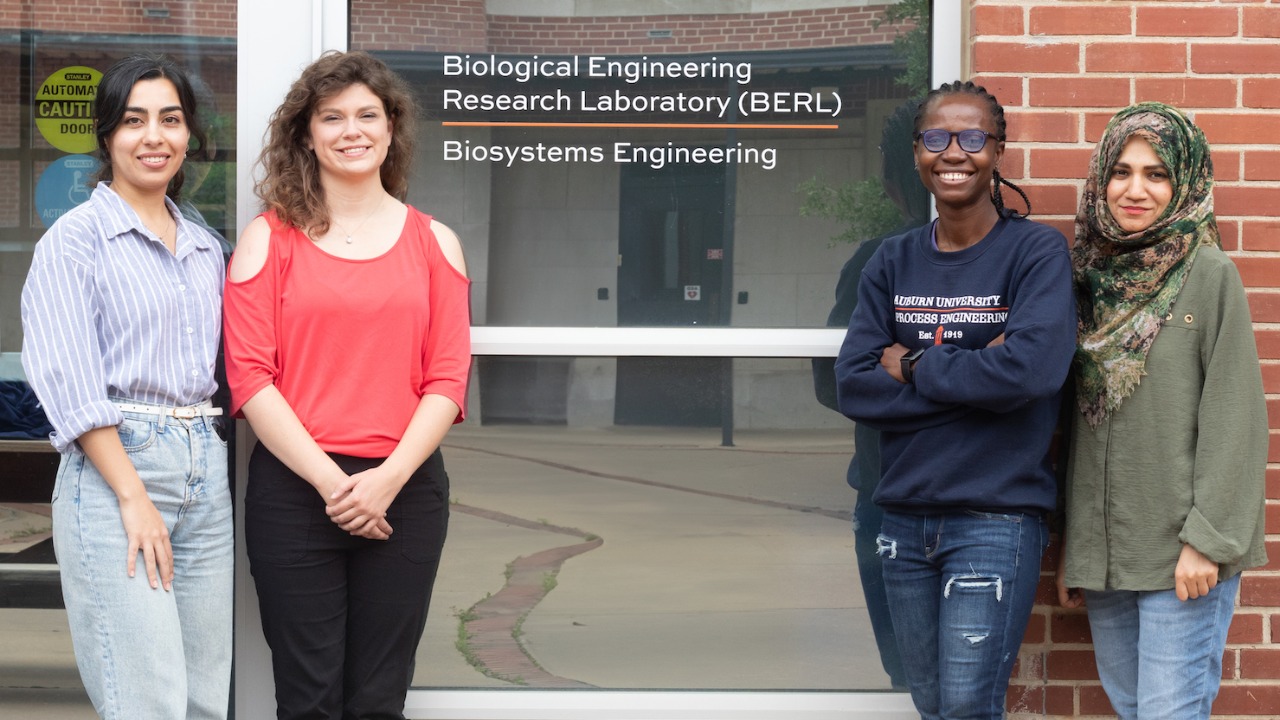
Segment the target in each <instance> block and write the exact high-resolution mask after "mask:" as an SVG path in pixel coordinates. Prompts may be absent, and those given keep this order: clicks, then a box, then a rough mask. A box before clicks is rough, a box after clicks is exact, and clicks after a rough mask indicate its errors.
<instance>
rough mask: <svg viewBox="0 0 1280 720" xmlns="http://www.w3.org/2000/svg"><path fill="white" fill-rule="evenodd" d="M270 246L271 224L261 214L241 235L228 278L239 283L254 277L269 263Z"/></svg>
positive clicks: (232, 256)
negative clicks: (268, 252)
mask: <svg viewBox="0 0 1280 720" xmlns="http://www.w3.org/2000/svg"><path fill="white" fill-rule="evenodd" d="M270 247H271V226H270V225H269V224H268V223H267V219H266V218H265V217H264V216H262V215H259V216H258V217H256V218H254V219H253V221H252V222H250V223H249V227H247V228H245V229H244V233H243V234H242V235H240V242H239V243H237V244H236V250H235V252H234V253H232V255H231V268H230V269H229V270H228V271H227V278H228V279H229V280H231V282H237V283H239V282H245V281H246V280H251V279H253V277H254V276H256V275H257V274H258V273H259V272H260V271H261V270H262V268H263V266H264V265H266V264H267V251H268V250H269V249H270Z"/></svg>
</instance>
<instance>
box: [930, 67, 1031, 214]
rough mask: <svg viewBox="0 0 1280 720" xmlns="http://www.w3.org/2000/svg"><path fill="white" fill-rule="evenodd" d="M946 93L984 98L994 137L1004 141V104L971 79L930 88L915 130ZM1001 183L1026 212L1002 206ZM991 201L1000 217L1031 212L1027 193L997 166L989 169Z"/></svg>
mask: <svg viewBox="0 0 1280 720" xmlns="http://www.w3.org/2000/svg"><path fill="white" fill-rule="evenodd" d="M948 95H973V96H974V97H978V98H981V99H982V100H985V101H986V103H987V109H988V111H989V112H990V113H991V119H992V121H994V122H995V125H996V133H995V138H996V140H999V141H1000V142H1004V140H1005V122H1004V106H1003V105H1001V104H1000V101H999V100H996V97H995V96H994V95H992V94H991V93H989V92H987V89H986V88H984V87H982V86H981V85H978V84H975V83H974V82H973V81H972V80H965V81H964V82H960V81H959V80H957V81H955V82H952V83H943V84H942V85H939V86H938V87H937V89H934V90H930V91H929V94H928V95H925V97H924V102H922V103H920V109H919V110H918V111H917V112H916V122H915V131H916V132H920V124H921V123H922V122H923V121H924V116H925V113H926V112H928V111H929V109H930V108H931V107H932V106H933V104H934V103H936V102H937V101H938V100H940V99H942V98H944V97H947V96H948ZM1001 185H1008V186H1009V187H1011V188H1013V190H1014V192H1016V193H1018V195H1020V196H1022V202H1024V203H1026V206H1027V212H1026V213H1019V212H1018V211H1017V210H1014V209H1012V208H1006V207H1005V206H1004V196H1003V193H1001V192H1000V186H1001ZM991 203H992V204H993V205H995V206H996V212H998V213H1000V216H1001V217H1008V218H1023V217H1027V216H1028V215H1030V214H1031V200H1029V199H1028V198H1027V194H1026V193H1025V192H1023V191H1022V188H1020V187H1018V186H1017V185H1014V184H1013V183H1011V182H1009V181H1008V180H1005V179H1004V178H1003V177H1001V175H1000V169H999V168H994V169H992V171H991Z"/></svg>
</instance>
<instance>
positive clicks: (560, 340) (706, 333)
mask: <svg viewBox="0 0 1280 720" xmlns="http://www.w3.org/2000/svg"><path fill="white" fill-rule="evenodd" d="M238 5H239V20H238V27H239V31H238V43H239V62H238V65H239V72H238V78H239V79H238V86H237V94H238V98H237V101H238V107H239V114H238V122H237V128H238V130H237V137H236V142H237V145H236V147H237V153H236V154H237V157H238V159H239V160H238V164H237V169H236V172H237V193H236V208H237V227H238V229H239V230H243V228H244V227H245V226H246V225H247V224H248V223H249V221H250V220H251V219H252V218H253V216H254V215H255V214H256V213H257V210H256V208H255V207H254V204H253V181H252V176H251V174H250V173H251V172H252V169H253V165H254V160H255V159H256V158H257V156H258V151H259V149H260V147H261V139H262V136H263V131H264V130H265V129H266V123H267V118H268V116H269V115H270V113H271V112H272V111H274V110H275V108H276V106H277V105H278V103H279V101H280V98H282V97H284V94H285V91H286V90H287V88H288V86H289V84H290V83H291V82H292V81H293V79H294V78H295V77H296V75H297V74H298V72H299V71H300V70H301V68H302V67H303V66H305V65H306V64H307V63H308V62H310V61H311V60H312V59H314V58H315V57H317V56H318V55H319V54H320V53H322V52H323V51H325V50H329V49H339V50H343V49H346V38H347V21H348V17H349V15H348V12H349V8H348V2H347V0H276V1H275V2H269V3H268V2H262V0H239V3H238ZM964 5H965V4H964V3H961V2H958V1H957V0H942V1H941V2H937V3H935V4H934V9H933V28H934V31H933V68H934V78H933V80H934V83H935V84H936V83H937V82H940V81H945V80H953V79H956V78H959V77H961V72H962V70H963V66H962V53H963V39H964V32H963V27H964V22H963V21H964V18H963V6H964ZM308 28H309V29H310V32H309V33H308V32H306V29H308ZM471 333H472V349H473V352H474V353H475V354H476V355H502V356H510V355H524V356H561V357H563V356H575V357H583V356H614V357H619V356H636V355H646V356H655V355H658V356H682V357H691V356H697V357H744V358H745V357H750V358H756V357H822V356H828V357H830V356H834V355H835V354H836V351H837V350H838V348H839V346H840V340H841V338H842V336H843V331H842V330H840V329H832V328H812V329H765V328H613V327H611V328H582V327H555V328H547V327H538V328H531V327H474V328H472V330H471ZM238 432H239V433H240V439H241V442H240V443H239V447H240V448H241V450H240V455H241V457H239V458H237V470H238V472H237V473H236V475H237V478H238V489H237V498H243V497H244V476H245V470H246V468H247V453H246V450H245V449H246V448H247V447H248V446H249V444H250V443H249V442H248V430H247V428H246V427H245V425H244V423H240V427H239V430H238ZM243 517H244V514H243V512H238V513H237V528H236V535H237V563H236V595H235V597H236V701H235V706H236V715H237V716H238V717H245V718H256V717H268V716H269V715H271V714H272V713H271V708H272V707H273V704H274V703H273V688H272V684H271V663H270V654H269V651H268V650H267V647H266V643H265V642H264V641H263V639H262V633H261V631H260V630H259V628H260V624H259V618H258V610H257V600H256V597H255V595H254V592H253V581H252V579H251V577H250V576H249V572H248V561H247V558H246V557H245V555H244V528H243V525H242V524H241V518H243ZM405 714H406V716H408V717H410V718H430V719H431V720H472V719H475V720H480V719H484V720H553V719H554V720H641V719H643V720H727V719H729V718H732V719H733V720H756V719H758V720H775V719H776V718H779V717H786V718H794V719H796V720H909V719H910V718H915V717H917V715H916V713H915V710H914V708H913V707H912V705H911V700H910V697H909V696H908V695H906V694H905V693H884V692H809V691H805V692H794V693H790V692H750V691H715V692H688V691H679V692H676V691H673V692H662V691H645V692H633V691H617V690H574V691H558V690H429V689H426V690H413V691H410V693H409V697H408V700H407V703H406V706H405Z"/></svg>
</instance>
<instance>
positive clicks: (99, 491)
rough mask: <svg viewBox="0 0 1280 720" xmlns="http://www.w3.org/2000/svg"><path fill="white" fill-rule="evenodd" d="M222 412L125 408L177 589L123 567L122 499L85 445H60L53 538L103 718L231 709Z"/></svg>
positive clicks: (200, 717) (161, 719) (157, 718)
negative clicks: (64, 448) (165, 414)
mask: <svg viewBox="0 0 1280 720" xmlns="http://www.w3.org/2000/svg"><path fill="white" fill-rule="evenodd" d="M221 422H223V420H222V419H221V418H203V417H201V418H195V419H193V420H178V419H174V418H167V419H162V418H159V417H157V416H155V415H141V414H137V413H125V420H124V422H122V423H121V424H120V426H119V428H118V429H119V433H120V440H121V442H122V443H123V444H124V447H125V450H126V452H127V453H128V455H129V459H130V460H132V461H133V464H134V467H136V468H137V470H138V474H139V475H140V476H141V477H142V481H143V483H144V484H145V485H146V488H147V494H148V495H149V496H150V497H151V500H152V502H154V503H155V505H156V508H157V509H158V510H159V511H160V515H161V517H163V518H164V521H165V524H166V526H167V527H168V528H169V535H170V543H171V545H172V546H173V561H174V579H173V591H172V592H166V591H165V590H164V589H163V587H161V588H159V589H152V588H151V586H150V584H149V582H148V580H147V575H146V572H145V571H144V570H143V564H142V555H141V553H139V555H138V564H137V572H136V573H135V575H134V577H132V578H130V577H129V576H128V574H127V570H126V567H127V566H126V562H127V559H128V558H127V552H128V539H127V538H126V537H125V533H124V526H123V524H122V522H121V519H120V506H119V503H118V502H117V500H116V496H115V493H114V492H113V491H112V490H111V488H110V486H108V485H107V482H106V480H104V479H103V477H102V475H100V474H99V473H98V471H97V469H96V468H95V467H94V466H93V463H91V462H89V460H88V458H86V457H85V455H84V454H83V453H81V452H78V451H75V452H69V453H67V454H66V455H64V456H63V457H62V464H61V466H60V467H59V469H58V478H57V482H56V484H55V486H54V492H53V542H54V550H55V552H56V553H57V557H58V566H59V571H60V572H61V575H62V594H63V601H64V603H65V604H66V608H67V620H68V622H69V624H70V625H71V639H72V642H73V644H74V646H75V653H76V663H77V664H78V665H79V667H80V677H81V678H82V679H83V681H84V685H85V690H87V691H88V693H89V698H90V699H91V700H92V701H93V706H94V709H95V710H96V711H97V712H98V714H99V715H100V716H101V717H102V718H103V720H142V719H143V718H145V719H146V720H171V719H172V720H183V719H188V720H206V719H209V718H217V719H219V720H221V719H222V718H226V716H227V708H228V699H229V694H230V680H231V633H232V630H231V624H232V617H231V602H232V565H233V563H234V554H233V542H234V530H233V525H232V516H231V493H230V489H229V487H228V483H227V445H226V443H225V442H224V441H223V440H222V439H220V437H219V435H218V433H217V432H216V430H215V427H214V423H221Z"/></svg>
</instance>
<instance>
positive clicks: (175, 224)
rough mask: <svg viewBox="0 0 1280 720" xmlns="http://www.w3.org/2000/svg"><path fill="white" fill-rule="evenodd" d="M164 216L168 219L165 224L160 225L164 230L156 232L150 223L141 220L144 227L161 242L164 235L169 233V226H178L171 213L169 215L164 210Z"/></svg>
mask: <svg viewBox="0 0 1280 720" xmlns="http://www.w3.org/2000/svg"><path fill="white" fill-rule="evenodd" d="M165 217H166V218H167V219H168V220H169V222H167V223H165V224H164V225H163V226H162V227H164V231H163V232H156V231H155V229H154V228H152V227H151V225H149V224H148V223H147V222H146V221H145V220H144V221H143V222H142V225H143V227H145V228H146V229H148V230H150V231H151V234H152V235H155V236H156V237H158V238H160V241H161V242H163V241H164V238H165V236H166V235H168V234H169V228H170V226H172V227H174V228H176V227H177V226H178V223H177V222H175V221H174V219H173V216H172V215H170V214H169V213H167V212H166V213H165Z"/></svg>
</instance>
